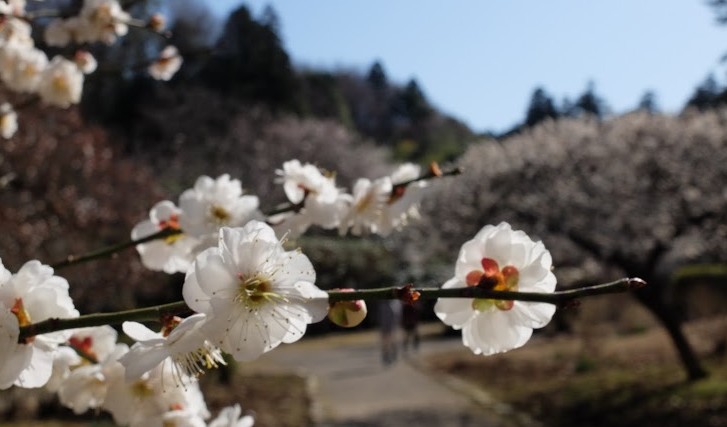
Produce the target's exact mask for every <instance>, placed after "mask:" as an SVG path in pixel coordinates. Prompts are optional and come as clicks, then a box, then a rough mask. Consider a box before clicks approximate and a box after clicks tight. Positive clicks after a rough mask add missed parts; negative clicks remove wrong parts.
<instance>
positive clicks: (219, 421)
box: [207, 404, 255, 427]
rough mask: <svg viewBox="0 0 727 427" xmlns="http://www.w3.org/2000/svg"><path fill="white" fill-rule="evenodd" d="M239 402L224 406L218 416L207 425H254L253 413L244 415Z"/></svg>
mask: <svg viewBox="0 0 727 427" xmlns="http://www.w3.org/2000/svg"><path fill="white" fill-rule="evenodd" d="M241 414H242V408H240V405H239V404H235V405H233V406H228V407H225V408H222V410H221V411H220V414H219V415H217V418H215V419H214V420H212V421H210V423H209V424H208V425H207V427H252V426H253V425H255V418H253V417H252V415H243V416H240V415H241Z"/></svg>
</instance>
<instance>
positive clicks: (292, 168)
mask: <svg viewBox="0 0 727 427" xmlns="http://www.w3.org/2000/svg"><path fill="white" fill-rule="evenodd" d="M275 173H276V174H277V175H278V178H277V179H276V182H277V183H282V184H283V191H285V195H286V197H288V200H290V203H293V204H298V203H300V202H302V201H303V199H304V198H305V196H306V195H307V194H308V193H319V192H321V191H323V190H324V188H325V187H327V186H330V185H331V183H332V178H331V177H330V176H325V175H323V173H321V170H320V169H318V168H317V167H316V166H315V165H312V164H310V163H306V164H305V165H303V164H301V163H300V160H297V159H294V160H289V161H287V162H285V163H283V168H282V169H277V170H276V171H275ZM334 187H335V185H334Z"/></svg>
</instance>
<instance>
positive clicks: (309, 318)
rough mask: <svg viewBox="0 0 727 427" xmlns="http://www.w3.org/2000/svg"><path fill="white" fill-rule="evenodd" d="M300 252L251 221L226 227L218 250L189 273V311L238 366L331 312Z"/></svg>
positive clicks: (199, 258) (295, 336)
mask: <svg viewBox="0 0 727 427" xmlns="http://www.w3.org/2000/svg"><path fill="white" fill-rule="evenodd" d="M314 281H315V271H314V270H313V265H312V264H311V262H310V261H309V260H308V257H306V256H305V255H303V254H302V253H301V252H300V251H285V249H284V248H283V245H282V244H281V242H280V241H279V240H278V239H277V238H276V237H275V232H274V231H273V229H272V228H270V226H268V225H267V224H265V223H263V222H260V221H250V222H249V223H247V224H246V225H245V226H244V227H242V228H228V227H223V228H222V229H221V230H220V234H219V243H218V246H217V247H214V248H209V249H207V250H205V251H204V252H202V253H200V254H199V255H198V256H197V258H196V260H195V262H194V265H193V266H192V268H190V270H189V271H188V272H187V277H186V278H185V281H184V287H183V289H182V293H183V295H184V300H185V302H186V303H187V305H188V306H189V307H190V308H191V309H192V310H195V311H197V312H199V313H205V314H207V316H208V320H207V322H206V324H205V330H206V332H207V334H208V336H209V339H210V341H212V342H213V343H214V344H216V345H218V346H219V347H220V348H221V349H222V350H223V351H225V352H227V353H230V354H231V355H232V356H233V357H234V358H235V360H238V361H246V360H252V359H255V358H257V357H258V356H260V355H262V354H263V353H265V352H267V351H270V350H272V349H274V348H275V347H277V346H278V345H280V344H281V343H292V342H295V341H297V340H298V339H300V338H301V337H302V336H303V334H304V333H305V330H306V326H307V325H308V324H309V323H313V322H318V321H320V320H322V319H323V318H324V317H325V316H326V313H327V311H328V294H327V293H326V292H324V291H322V290H320V289H318V288H317V287H316V286H315V285H314Z"/></svg>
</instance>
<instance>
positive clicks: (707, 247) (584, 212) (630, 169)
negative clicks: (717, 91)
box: [410, 110, 727, 379]
mask: <svg viewBox="0 0 727 427" xmlns="http://www.w3.org/2000/svg"><path fill="white" fill-rule="evenodd" d="M725 123H727V112H725V111H724V110H719V111H712V112H709V113H706V114H696V113H694V112H692V113H689V114H685V115H684V116H683V117H669V116H663V115H655V114H647V113H632V114H629V115H625V116H621V117H618V118H615V119H612V120H609V121H606V122H600V121H597V120H595V118H594V117H591V118H588V117H585V118H577V119H574V118H571V119H563V120H559V121H547V122H544V123H542V124H541V125H539V126H536V127H534V128H532V129H529V130H527V131H524V132H522V133H521V134H519V135H516V136H513V137H511V138H509V139H506V140H504V141H501V142H495V141H489V142H482V143H480V144H477V145H474V146H472V147H470V148H469V149H468V151H467V153H465V155H464V156H463V157H462V158H461V161H460V162H459V164H460V166H462V167H463V168H464V170H466V171H467V173H466V174H464V175H463V176H462V177H460V178H458V179H457V180H453V181H451V182H449V183H446V184H444V185H442V186H441V187H440V191H438V192H437V194H436V195H433V196H432V197H431V198H428V199H427V200H426V201H425V203H427V204H428V206H427V209H426V210H425V212H424V214H423V215H422V216H423V218H424V219H423V220H422V222H421V227H420V228H419V229H418V231H412V232H411V233H412V235H411V236H410V238H411V239H413V244H414V245H416V247H418V248H422V250H424V249H427V250H429V251H430V253H429V254H426V255H425V254H417V256H418V257H421V259H426V260H428V261H427V262H428V263H433V259H443V260H445V261H444V262H451V260H452V254H454V253H456V250H457V247H458V246H457V244H456V243H455V242H461V241H463V240H465V239H467V236H471V235H472V234H473V233H474V232H476V231H477V227H478V225H479V224H483V223H497V222H499V221H508V222H510V223H511V224H514V225H515V226H516V227H518V228H522V229H527V230H530V231H531V232H532V234H534V235H536V236H538V237H539V238H541V239H543V241H544V243H545V245H546V247H548V248H549V249H550V251H551V252H552V254H553V256H554V261H555V262H554V264H555V265H557V266H558V267H557V268H556V270H555V273H556V276H558V278H559V282H560V283H563V284H577V283H589V282H592V281H600V280H608V278H612V277H618V276H619V275H627V276H632V277H641V278H643V279H645V280H646V281H647V282H648V283H649V284H650V286H647V287H646V288H644V289H642V290H639V291H637V293H636V296H637V298H638V300H639V301H640V302H641V303H643V304H644V306H645V307H647V308H648V309H649V310H650V311H651V312H652V313H653V314H654V316H655V317H656V318H657V319H658V320H659V321H660V322H661V324H662V325H664V327H665V328H666V329H667V331H668V332H669V333H670V335H671V337H672V340H673V341H674V344H675V346H676V348H677V350H678V352H679V355H680V357H681V360H682V362H683V363H684V366H685V369H686V370H687V372H688V375H689V377H690V378H692V379H695V378H699V377H701V376H703V375H704V370H703V369H702V367H701V365H700V363H699V361H698V360H697V358H696V357H695V355H694V352H693V350H692V349H691V346H690V345H689V342H688V341H687V340H686V338H685V337H684V335H683V333H682V331H681V328H680V326H679V324H680V321H681V320H682V319H683V318H684V316H685V314H686V313H684V312H682V311H681V310H680V305H678V304H674V302H675V301H678V299H677V298H675V294H674V291H675V290H674V289H673V288H672V287H670V286H669V284H670V283H671V277H672V274H673V272H674V271H675V270H676V269H678V268H679V267H681V266H683V265H687V264H690V263H693V262H722V261H724V259H723V257H724V254H725V253H727V243H726V242H727V239H725V237H727V226H725V224H727V193H726V192H725V191H723V188H722V186H719V185H714V184H715V183H721V182H727V169H725V168H724V165H725V163H726V162H727V146H725V143H726V141H727V126H726V125H725ZM695 171H699V173H695ZM414 261H416V260H414Z"/></svg>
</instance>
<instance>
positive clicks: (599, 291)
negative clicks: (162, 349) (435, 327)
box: [18, 278, 646, 343]
mask: <svg viewBox="0 0 727 427" xmlns="http://www.w3.org/2000/svg"><path fill="white" fill-rule="evenodd" d="M643 286H646V282H644V281H643V280H641V279H639V278H623V279H619V280H615V281H613V282H609V283H603V284H598V285H592V286H584V287H581V288H577V289H568V290H564V291H556V292H552V293H540V292H513V291H495V290H492V289H485V288H482V287H467V288H452V289H441V288H416V287H414V286H412V285H404V286H391V287H385V288H375V289H360V290H350V291H342V290H330V291H327V293H328V303H329V304H335V303H338V302H348V301H358V300H364V301H383V300H400V301H402V302H404V303H413V302H414V301H418V300H436V299H439V298H469V299H475V298H480V299H490V300H503V301H505V300H512V301H528V302H543V303H548V304H554V305H559V306H564V305H565V306H570V305H572V303H573V302H574V301H578V299H579V298H584V297H592V296H596V295H607V294H616V293H623V292H628V291H632V290H634V289H638V288H641V287H643ZM189 313H192V311H191V310H190V308H189V307H188V306H187V304H186V303H185V302H184V301H177V302H173V303H168V304H161V305H156V306H152V307H146V308H140V309H133V310H124V311H118V312H113V313H96V314H87V315H83V316H79V317H74V318H70V319H60V318H52V319H46V320H43V321H42V322H38V323H33V324H30V325H27V326H22V327H21V328H20V335H19V337H18V341H19V342H20V343H22V342H25V341H26V340H27V339H29V338H31V337H33V336H35V335H40V334H47V333H50V332H57V331H62V330H68V329H76V328H87V327H93V326H102V325H120V324H122V323H123V322H126V321H135V322H162V321H163V319H164V318H166V317H168V316H170V315H183V314H189Z"/></svg>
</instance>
